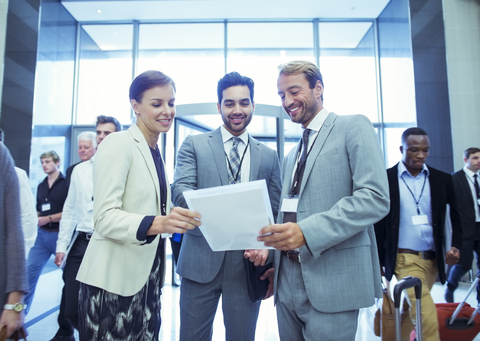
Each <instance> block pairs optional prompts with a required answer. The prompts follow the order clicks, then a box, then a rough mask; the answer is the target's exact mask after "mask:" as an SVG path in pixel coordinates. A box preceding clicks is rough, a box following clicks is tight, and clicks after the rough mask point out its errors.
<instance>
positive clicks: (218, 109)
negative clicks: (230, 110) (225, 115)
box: [217, 103, 222, 115]
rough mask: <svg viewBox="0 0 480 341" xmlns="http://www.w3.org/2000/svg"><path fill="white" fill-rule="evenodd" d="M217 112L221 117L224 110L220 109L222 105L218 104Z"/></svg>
mask: <svg viewBox="0 0 480 341" xmlns="http://www.w3.org/2000/svg"><path fill="white" fill-rule="evenodd" d="M217 111H218V113H219V114H220V115H221V114H222V109H221V108H220V103H217Z"/></svg>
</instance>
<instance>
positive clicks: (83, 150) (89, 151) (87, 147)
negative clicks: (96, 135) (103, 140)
mask: <svg viewBox="0 0 480 341" xmlns="http://www.w3.org/2000/svg"><path fill="white" fill-rule="evenodd" d="M94 154H95V148H93V146H92V141H90V140H89V141H84V140H80V141H78V156H79V157H80V160H82V161H87V160H90V159H91V157H92V156H93V155H94Z"/></svg>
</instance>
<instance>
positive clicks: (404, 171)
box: [398, 161, 430, 178]
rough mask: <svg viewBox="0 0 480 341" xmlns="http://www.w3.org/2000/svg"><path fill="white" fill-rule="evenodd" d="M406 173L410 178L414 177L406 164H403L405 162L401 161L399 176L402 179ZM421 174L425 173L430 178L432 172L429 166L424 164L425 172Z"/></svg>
mask: <svg viewBox="0 0 480 341" xmlns="http://www.w3.org/2000/svg"><path fill="white" fill-rule="evenodd" d="M404 173H407V174H408V175H409V176H410V177H412V178H413V177H414V176H413V175H412V174H410V172H409V171H408V170H407V167H405V164H404V163H403V161H400V162H399V163H398V176H399V177H401V176H402V174H404ZM421 173H425V174H426V175H427V177H428V176H430V171H429V170H428V167H427V164H426V163H424V164H423V170H422V171H421V172H420V174H421Z"/></svg>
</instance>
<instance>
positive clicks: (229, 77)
mask: <svg viewBox="0 0 480 341" xmlns="http://www.w3.org/2000/svg"><path fill="white" fill-rule="evenodd" d="M237 85H245V86H247V87H248V90H250V100H251V101H252V103H253V87H254V85H255V83H254V82H253V80H252V79H251V78H249V77H247V76H242V75H241V74H239V73H238V72H235V71H234V72H230V73H227V74H226V75H225V76H223V77H222V78H221V79H220V80H219V81H218V84H217V96H218V103H220V104H221V103H222V99H223V90H225V89H228V88H230V87H232V86H237Z"/></svg>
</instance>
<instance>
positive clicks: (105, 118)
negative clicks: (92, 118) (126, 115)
mask: <svg viewBox="0 0 480 341" xmlns="http://www.w3.org/2000/svg"><path fill="white" fill-rule="evenodd" d="M105 123H113V125H114V126H115V131H122V125H121V124H120V122H118V120H117V119H116V118H115V117H113V116H105V115H100V116H97V123H96V124H95V127H97V126H98V125H99V124H105Z"/></svg>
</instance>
